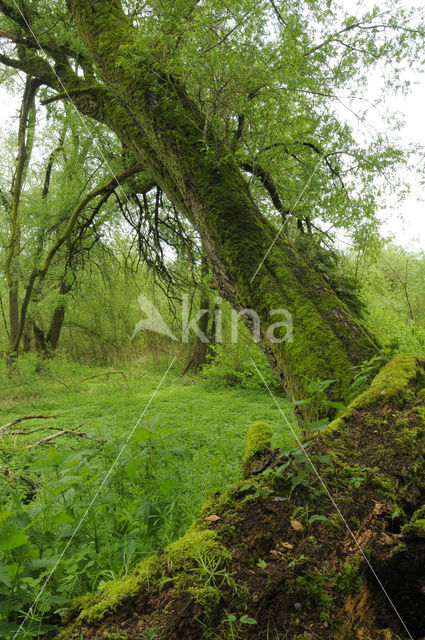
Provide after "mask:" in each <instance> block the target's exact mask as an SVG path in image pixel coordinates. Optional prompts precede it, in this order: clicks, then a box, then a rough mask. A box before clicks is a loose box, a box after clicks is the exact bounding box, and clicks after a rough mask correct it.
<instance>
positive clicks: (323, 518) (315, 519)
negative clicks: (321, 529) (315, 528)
mask: <svg viewBox="0 0 425 640" xmlns="http://www.w3.org/2000/svg"><path fill="white" fill-rule="evenodd" d="M327 520H329V518H328V517H327V516H318V515H314V516H311V518H309V519H308V523H309V524H313V522H326V521H327Z"/></svg>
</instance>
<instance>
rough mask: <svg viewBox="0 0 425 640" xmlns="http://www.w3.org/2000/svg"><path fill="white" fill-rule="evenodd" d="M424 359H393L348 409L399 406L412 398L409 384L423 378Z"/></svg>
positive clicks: (406, 355) (405, 356)
mask: <svg viewBox="0 0 425 640" xmlns="http://www.w3.org/2000/svg"><path fill="white" fill-rule="evenodd" d="M424 364H425V357H424V356H422V355H415V354H409V353H407V354H401V355H398V356H396V357H395V358H393V359H392V360H391V361H390V362H389V363H388V364H387V365H385V367H384V368H383V369H382V370H381V371H380V373H379V374H378V375H377V376H376V378H375V379H374V380H373V381H372V384H371V385H370V387H369V388H368V389H367V390H366V391H365V392H364V393H362V394H361V395H360V396H358V397H357V398H356V399H355V400H354V401H353V402H352V403H351V405H350V409H365V408H367V407H370V406H372V405H382V404H385V405H386V406H399V405H401V404H402V403H403V402H406V401H409V400H411V399H412V398H413V396H414V390H413V389H412V388H411V383H412V382H414V381H415V380H416V379H417V378H418V377H420V378H423V375H424V374H423V365H424Z"/></svg>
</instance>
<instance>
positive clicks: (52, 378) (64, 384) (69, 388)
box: [46, 376, 73, 391]
mask: <svg viewBox="0 0 425 640" xmlns="http://www.w3.org/2000/svg"><path fill="white" fill-rule="evenodd" d="M46 378H49V380H54V382H60V384H63V386H64V387H66V388H67V389H68V391H73V389H71V387H68V385H67V384H66V382H63V381H62V380H59V378H54V377H53V376H46Z"/></svg>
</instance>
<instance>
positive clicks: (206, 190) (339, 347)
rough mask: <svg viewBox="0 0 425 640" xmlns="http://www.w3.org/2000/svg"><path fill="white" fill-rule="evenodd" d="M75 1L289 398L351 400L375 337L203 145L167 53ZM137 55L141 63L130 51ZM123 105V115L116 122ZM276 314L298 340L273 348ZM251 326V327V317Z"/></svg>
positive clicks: (154, 161)
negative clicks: (163, 60) (324, 393)
mask: <svg viewBox="0 0 425 640" xmlns="http://www.w3.org/2000/svg"><path fill="white" fill-rule="evenodd" d="M71 5H72V8H73V12H74V17H75V20H76V23H77V27H78V29H79V32H80V34H81V36H82V38H83V40H84V42H85V44H86V46H87V48H88V49H89V51H90V53H91V54H92V56H93V58H94V60H95V62H96V64H97V66H98V68H99V70H100V73H101V75H102V78H103V79H104V81H105V83H106V85H107V87H108V89H109V91H110V93H111V94H112V95H113V96H114V101H112V102H111V104H108V102H106V103H104V105H103V106H104V112H105V114H109V115H108V116H107V118H108V121H109V124H110V126H111V125H112V128H113V129H114V130H115V132H116V133H117V134H118V135H119V136H120V137H121V138H122V139H123V141H125V143H126V145H127V146H128V147H129V148H130V149H132V150H133V153H134V155H135V157H136V159H137V160H138V161H139V162H141V164H142V165H143V166H144V167H146V168H147V170H148V171H149V173H150V175H151V176H152V178H153V179H154V180H155V182H156V183H157V184H158V185H159V186H160V187H161V189H163V191H164V192H165V193H166V194H167V196H168V197H169V198H170V200H171V201H172V202H174V203H175V204H176V205H177V206H178V207H179V208H180V210H181V211H183V212H184V213H185V215H186V216H187V218H188V219H189V220H190V221H191V222H192V224H193V225H194V226H195V227H196V228H197V229H198V231H199V233H200V235H201V238H202V243H203V247H204V250H205V254H206V256H207V260H208V262H209V265H210V267H211V269H212V271H213V274H214V277H215V281H216V284H217V286H218V288H219V290H220V292H221V294H222V295H223V296H224V297H225V298H226V299H227V300H228V301H230V303H231V304H232V305H233V306H234V307H235V308H236V309H237V310H242V309H244V308H248V309H254V310H255V311H256V312H257V313H258V315H259V317H260V321H261V333H262V338H263V348H264V349H265V350H266V351H267V353H268V356H269V359H270V362H271V364H272V366H273V367H274V369H275V371H276V373H277V375H278V376H279V378H280V380H281V382H282V384H283V386H284V388H285V390H286V391H287V393H288V394H289V395H290V397H292V398H297V399H300V398H302V397H305V395H306V385H307V382H308V381H309V380H317V379H321V380H323V379H333V380H336V382H335V383H334V384H333V386H332V387H330V395H331V397H333V398H334V399H341V398H344V397H346V396H347V393H348V389H349V384H350V380H351V377H352V367H353V365H356V364H359V363H360V362H361V361H362V360H364V359H366V358H370V357H371V356H372V355H373V354H375V353H376V351H377V348H378V347H377V345H376V343H375V342H374V340H373V338H372V337H371V336H370V335H369V333H368V332H367V330H366V329H365V328H364V327H363V326H362V325H361V323H360V322H359V321H358V320H357V319H355V318H354V317H353V316H352V315H351V314H350V312H349V311H348V309H347V307H346V306H345V305H344V304H343V303H342V302H341V301H340V300H339V299H338V298H337V296H336V295H335V294H334V292H332V291H331V289H330V288H329V286H328V284H327V283H326V281H325V280H324V279H323V278H322V276H321V275H320V274H319V273H317V272H316V270H315V269H314V267H313V266H312V265H311V264H310V263H309V262H308V260H307V259H306V258H305V257H304V256H303V255H302V254H300V253H298V252H297V251H296V250H295V249H294V248H293V247H292V246H291V244H290V242H289V241H288V239H287V238H285V237H284V236H283V235H282V234H280V235H279V237H277V238H276V235H277V232H276V229H275V227H273V225H272V224H270V222H269V221H268V220H266V219H265V218H264V216H262V215H261V213H260V212H259V210H258V208H257V206H256V205H255V203H254V201H253V199H252V197H251V195H250V192H249V187H248V185H247V183H246V181H245V179H244V177H243V175H242V174H241V171H240V169H239V167H238V166H237V163H236V161H235V159H234V156H233V154H232V152H231V150H230V149H228V148H226V147H225V146H224V145H223V143H222V141H221V140H220V138H219V136H218V135H216V134H215V132H214V131H213V130H212V128H211V127H209V128H208V132H207V133H206V137H207V139H205V135H204V133H205V132H204V129H205V117H204V115H203V114H202V113H201V111H200V110H199V108H198V107H197V105H196V104H195V103H194V102H193V101H192V100H191V98H190V97H189V96H188V94H187V93H186V91H185V89H184V87H183V86H182V84H181V82H180V80H179V79H178V78H173V77H172V76H170V75H166V74H164V73H162V71H161V64H160V62H159V53H158V58H157V57H156V52H155V49H154V48H153V50H152V51H150V52H147V51H143V50H140V47H139V46H138V45H137V40H136V35H135V33H134V30H133V27H132V25H131V24H130V23H129V21H128V20H127V17H126V16H125V15H124V13H123V11H122V8H121V5H120V2H119V1H118V0H113V1H112V2H110V3H108V5H105V4H103V3H100V2H87V0H73V2H71ZM123 43H125V47H126V49H125V50H124V48H123ZM129 50H132V51H133V52H134V53H132V56H133V57H132V56H129V55H128V53H125V52H128V51H129ZM134 68H137V69H138V76H137V78H135V76H134V72H133V70H134ZM117 104H118V105H119V106H120V112H124V114H125V117H123V118H121V119H120V121H119V123H113V113H114V110H115V109H116V105H117ZM260 264H261V265H262V266H261V268H260V269H259V270H258V273H256V272H257V269H258V267H259V266H260ZM271 309H286V310H288V311H289V312H290V313H291V314H292V317H293V322H294V339H293V342H292V343H291V342H281V343H279V344H273V343H270V342H269V340H268V338H267V329H268V327H269V326H270V325H271V324H273V322H275V321H276V319H273V318H271V317H270V311H271ZM278 319H281V318H278ZM244 320H245V321H246V323H247V326H250V325H249V317H248V316H244ZM250 328H252V327H250ZM284 334H285V331H284V330H283V334H282V333H281V334H280V337H283V335H284ZM307 407H308V405H305V406H304V407H303V409H302V410H303V411H307V412H308V411H309V409H307Z"/></svg>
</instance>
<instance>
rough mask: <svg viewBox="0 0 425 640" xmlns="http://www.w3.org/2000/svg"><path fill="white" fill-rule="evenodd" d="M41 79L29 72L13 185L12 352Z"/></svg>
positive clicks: (17, 331)
mask: <svg viewBox="0 0 425 640" xmlns="http://www.w3.org/2000/svg"><path fill="white" fill-rule="evenodd" d="M39 85H40V82H39V81H38V80H36V79H34V78H30V77H29V76H27V79H26V83H25V89H24V94H23V98H22V104H21V111H20V115H19V130H18V154H17V160H16V169H15V175H14V177H13V182H12V188H11V211H10V231H9V243H8V248H7V254H6V262H5V276H6V282H7V285H8V290H9V352H10V354H11V355H12V356H13V354H17V352H18V349H19V342H20V340H21V337H22V330H23V327H21V324H20V315H19V254H20V235H21V233H20V221H19V206H20V202H21V195H22V188H23V186H24V183H25V178H26V174H27V170H28V164H29V161H30V158H31V153H32V147H33V144H34V127H35V107H34V103H35V96H36V93H37V89H38V87H39Z"/></svg>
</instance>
